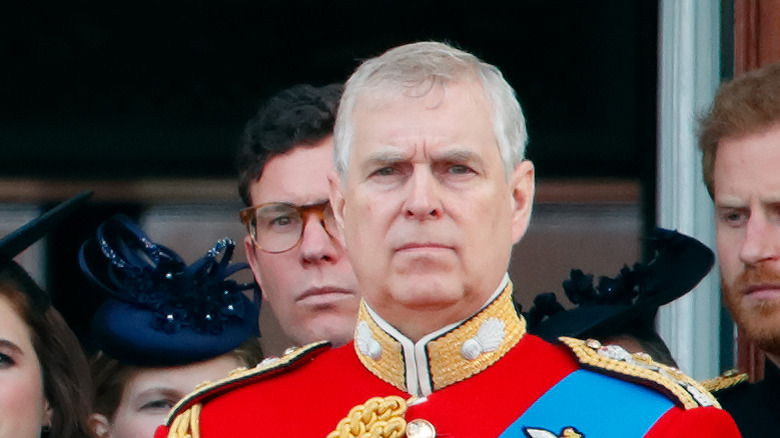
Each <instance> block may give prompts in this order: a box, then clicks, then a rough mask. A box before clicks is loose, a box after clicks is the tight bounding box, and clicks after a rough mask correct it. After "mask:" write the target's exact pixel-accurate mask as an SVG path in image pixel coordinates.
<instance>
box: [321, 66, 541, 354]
mask: <svg viewBox="0 0 780 438" xmlns="http://www.w3.org/2000/svg"><path fill="white" fill-rule="evenodd" d="M415 91H417V90H412V91H411V92H409V93H405V94H403V93H401V92H398V93H397V94H396V95H391V92H376V93H373V94H371V93H369V94H364V95H362V96H360V97H359V98H358V100H357V103H356V106H355V110H354V114H353V116H354V127H355V135H354V141H353V144H352V151H351V155H350V158H349V166H348V171H347V174H348V177H347V181H341V180H340V178H339V176H337V175H333V176H332V181H331V199H332V201H333V204H334V210H335V212H336V217H337V219H338V220H339V221H340V223H341V224H342V226H343V229H344V236H345V240H346V242H347V248H348V252H349V257H350V259H351V261H352V265H353V267H354V268H355V273H356V274H357V277H358V280H359V282H360V285H361V288H362V291H363V296H364V298H365V299H366V301H367V302H368V303H369V304H370V305H371V307H372V308H373V309H374V310H376V311H377V313H379V315H380V316H382V317H383V318H385V319H386V320H387V321H388V322H389V323H391V324H392V325H393V326H395V327H396V328H398V329H399V330H400V331H401V332H402V333H404V334H405V335H407V336H409V337H410V338H412V339H413V340H417V339H419V337H421V336H423V335H425V334H427V333H430V332H432V331H434V330H436V329H438V328H441V327H443V326H445V325H447V324H450V323H453V322H456V321H459V320H461V319H464V318H467V317H469V316H470V315H472V314H473V313H475V312H476V311H477V310H478V309H479V308H480V307H481V306H482V305H483V304H485V302H486V301H487V299H488V298H489V297H490V295H491V294H492V293H493V292H494V291H495V290H496V288H497V287H498V286H499V285H500V282H501V280H502V278H503V276H504V274H505V272H506V267H507V264H508V261H509V255H510V250H511V247H512V245H513V243H514V242H516V241H517V240H519V239H520V237H522V235H523V234H524V233H525V229H526V227H527V225H528V220H529V218H530V211H531V202H532V198H533V190H534V189H533V187H534V183H533V166H532V164H531V163H530V162H527V161H526V162H523V163H521V164H520V165H518V166H517V167H516V168H515V170H514V172H513V174H512V175H508V176H507V175H505V174H504V172H503V168H502V161H501V157H500V155H499V150H498V146H497V143H496V138H495V135H494V133H493V125H492V121H491V120H492V119H491V117H492V111H491V109H490V107H489V106H488V103H487V102H486V101H485V98H484V97H483V91H482V88H481V85H479V84H478V83H476V82H474V81H468V80H464V81H461V82H454V83H450V84H447V85H442V84H437V85H435V86H433V88H431V89H430V91H428V92H427V93H424V94H423V93H415ZM421 94H422V95H421Z"/></svg>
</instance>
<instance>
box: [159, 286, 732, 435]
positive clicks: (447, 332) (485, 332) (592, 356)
mask: <svg viewBox="0 0 780 438" xmlns="http://www.w3.org/2000/svg"><path fill="white" fill-rule="evenodd" d="M511 290H512V288H511V284H509V285H507V286H506V287H505V288H504V289H503V291H502V292H500V293H497V296H496V297H495V298H494V299H493V300H492V301H491V302H490V303H489V304H488V305H487V306H486V307H485V308H483V309H482V310H481V311H480V312H479V313H478V314H477V315H475V316H474V317H472V318H470V319H468V320H466V321H463V322H461V323H459V324H456V325H454V326H453V327H445V328H444V329H443V330H441V331H440V332H438V333H435V334H432V335H429V336H427V337H426V338H424V339H422V340H420V341H419V342H418V343H417V344H416V345H415V344H413V343H412V342H411V341H410V340H408V339H406V338H404V337H403V336H402V335H401V334H400V333H398V332H397V331H396V330H395V329H393V328H392V327H391V326H389V325H388V324H387V323H386V322H384V321H382V320H381V318H379V317H378V316H377V315H376V314H375V313H374V312H372V311H371V309H369V308H368V307H367V306H366V305H365V304H364V305H363V306H362V308H361V312H360V317H359V323H358V327H357V330H356V336H355V341H354V342H353V343H350V344H348V345H346V346H344V347H340V348H336V349H331V348H328V347H327V345H326V344H319V345H311V346H308V347H304V348H302V349H299V350H298V351H297V352H295V353H293V354H291V355H288V356H285V357H283V358H281V359H279V360H277V361H276V362H275V363H271V364H265V365H260V366H258V368H257V369H255V370H248V371H243V372H238V373H236V374H235V375H234V376H232V377H230V378H228V379H226V380H224V381H221V382H216V383H214V384H212V385H209V386H207V387H205V388H202V389H200V390H198V391H196V392H194V393H193V394H191V395H189V396H188V397H186V398H185V399H184V400H182V401H181V402H180V403H179V404H178V405H177V407H176V408H174V411H173V412H172V414H171V416H170V417H169V420H168V421H167V422H166V425H165V426H164V427H161V428H160V429H158V431H157V434H156V437H157V438H163V437H165V436H187V435H186V434H188V433H193V432H195V429H197V430H198V432H199V434H200V436H203V437H205V438H209V437H216V436H219V437H231V436H257V437H261V436H262V437H277V436H296V437H323V438H324V437H326V436H328V434H330V433H331V432H334V431H335V432H334V434H333V435H331V436H359V432H360V431H361V430H364V429H370V428H372V427H378V428H382V427H384V428H385V432H384V434H382V433H379V434H377V435H375V436H403V435H399V434H398V430H397V428H399V427H400V428H401V429H402V430H401V431H402V432H403V431H405V433H406V436H408V437H415V436H419V437H427V436H431V437H433V436H441V437H469V438H477V437H498V436H504V437H510V436H522V437H556V436H571V437H576V436H584V437H604V436H619V437H629V436H647V437H671V436H680V437H683V436H684V437H695V436H702V437H705V436H706V437H720V436H723V437H736V436H739V432H738V431H737V429H736V426H735V425H734V423H733V421H732V420H731V418H730V417H729V416H728V414H726V413H725V412H724V411H722V410H720V409H719V408H718V407H717V403H716V402H715V401H714V399H713V398H712V397H711V396H710V395H709V393H707V392H706V391H704V390H703V389H702V388H701V387H700V386H698V384H696V383H695V382H694V381H693V380H692V379H689V378H687V377H686V376H683V375H681V374H680V373H679V372H675V371H674V370H673V369H671V368H668V367H664V366H662V365H657V364H655V363H652V362H650V361H643V360H642V358H641V357H637V356H631V355H628V354H627V353H625V352H624V351H623V350H619V349H618V350H615V349H611V348H603V347H600V346H599V345H596V344H593V343H590V344H588V343H586V342H585V341H579V340H575V339H563V340H564V342H565V345H560V346H554V345H552V344H549V343H547V342H545V341H542V340H541V339H539V338H537V337H535V336H533V335H529V334H526V333H525V322H524V320H523V319H522V318H521V317H518V316H517V314H516V312H515V310H514V307H513V305H512V302H511ZM621 352H622V353H621ZM621 354H622V355H624V356H621ZM587 369H590V370H596V371H597V372H592V371H586V370H587ZM614 376H617V378H616V377H614ZM626 380H631V381H633V382H637V383H639V384H636V383H627V382H626ZM613 387H614V388H615V389H612V388H613ZM605 388H606V389H605ZM392 396H398V397H400V398H393V397H392ZM375 397H380V399H373V400H370V401H369V399H372V398H375ZM707 405H712V406H707ZM356 406H357V407H358V409H357V410H355V411H353V412H352V413H351V414H350V411H351V410H352V409H353V408H354V407H356ZM371 410H373V415H372V414H371V412H369V411H371ZM366 412H368V413H366ZM398 422H400V423H398ZM407 422H408V424H407ZM398 424H400V426H398ZM393 428H396V429H393ZM394 430H395V431H394ZM394 433H395V434H394ZM502 434H503V435H502ZM193 436H194V433H193Z"/></svg>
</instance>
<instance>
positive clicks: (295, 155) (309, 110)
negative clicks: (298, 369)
mask: <svg viewBox="0 0 780 438" xmlns="http://www.w3.org/2000/svg"><path fill="white" fill-rule="evenodd" d="M341 91H342V86H341V85H340V84H332V85H327V86H324V87H313V86H311V85H305V84H302V85H296V86H293V87H291V88H288V89H286V90H283V91H281V92H279V93H278V94H276V95H275V96H273V97H271V98H270V99H269V100H268V101H267V102H266V103H265V104H264V105H263V106H262V107H261V108H260V110H259V111H258V113H257V114H256V115H255V117H254V118H252V120H250V121H249V122H248V123H247V126H246V129H245V131H244V141H243V144H242V147H241V149H240V150H239V154H238V159H237V165H238V171H239V193H240V194H241V198H242V199H243V200H244V203H245V204H246V206H247V208H246V209H244V210H243V211H242V213H241V219H242V221H243V222H244V223H245V224H246V226H247V230H248V233H247V236H246V238H245V239H244V247H245V249H246V255H247V259H248V261H249V265H250V266H251V268H252V272H253V273H254V275H255V279H256V280H257V284H258V285H259V286H260V290H261V291H262V295H263V299H264V300H265V301H266V302H268V303H269V304H270V305H271V309H272V310H273V312H274V315H275V316H276V318H277V319H278V321H279V324H280V325H281V327H282V330H284V332H285V334H286V335H287V336H288V337H289V338H291V339H292V340H293V341H294V342H295V343H296V344H297V345H306V344H309V343H312V342H315V341H321V340H327V341H330V342H331V343H332V344H334V345H342V344H345V343H347V342H348V341H349V340H351V339H352V334H353V332H354V330H355V319H356V318H357V312H358V303H359V301H360V294H359V293H358V287H357V280H356V279H355V275H354V274H353V273H352V267H351V266H350V264H349V260H348V259H347V257H346V252H345V250H344V246H343V243H342V242H341V237H340V233H339V230H338V229H337V227H336V222H335V220H334V219H333V213H332V209H331V208H330V203H329V202H328V182H327V177H328V174H329V173H330V172H332V171H333V164H332V159H331V156H332V155H333V124H334V121H335V118H336V108H337V107H338V102H339V98H340V97H341Z"/></svg>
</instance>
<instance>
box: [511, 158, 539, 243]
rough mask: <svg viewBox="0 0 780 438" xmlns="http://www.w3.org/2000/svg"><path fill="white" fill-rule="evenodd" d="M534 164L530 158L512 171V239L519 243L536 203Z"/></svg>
mask: <svg viewBox="0 0 780 438" xmlns="http://www.w3.org/2000/svg"><path fill="white" fill-rule="evenodd" d="M534 175H535V172H534V164H533V163H532V162H531V161H529V160H523V161H522V162H521V163H520V164H518V165H517V166H515V170H514V171H513V172H512V178H511V180H510V181H511V188H512V201H513V205H514V208H513V212H512V241H513V242H514V243H517V242H519V241H520V239H522V237H523V236H524V235H525V232H526V231H527V230H528V224H529V223H530V222H531V211H532V210H533V204H534V193H535V192H536V181H535V179H534Z"/></svg>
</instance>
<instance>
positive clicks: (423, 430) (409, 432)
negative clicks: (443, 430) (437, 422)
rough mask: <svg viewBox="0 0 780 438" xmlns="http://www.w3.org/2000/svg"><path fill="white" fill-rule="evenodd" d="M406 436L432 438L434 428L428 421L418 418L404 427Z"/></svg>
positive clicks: (434, 433) (408, 437) (410, 437)
mask: <svg viewBox="0 0 780 438" xmlns="http://www.w3.org/2000/svg"><path fill="white" fill-rule="evenodd" d="M406 436H407V438H434V437H435V436H436V428H435V427H433V424H431V422H430V421H428V420H423V419H422V418H418V419H416V420H412V421H410V422H409V424H407V425H406Z"/></svg>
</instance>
